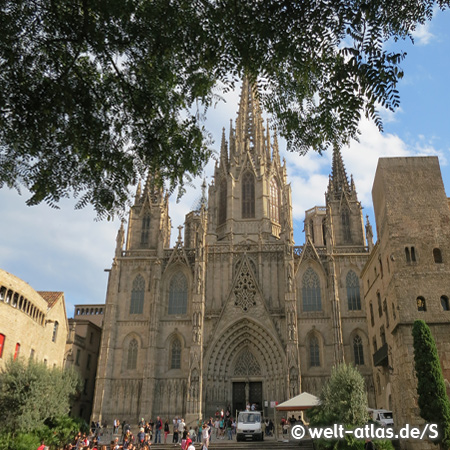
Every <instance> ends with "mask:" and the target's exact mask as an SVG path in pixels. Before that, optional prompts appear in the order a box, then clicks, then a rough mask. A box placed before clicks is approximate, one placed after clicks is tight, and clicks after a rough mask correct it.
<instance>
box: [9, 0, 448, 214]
mask: <svg viewBox="0 0 450 450" xmlns="http://www.w3.org/2000/svg"><path fill="white" fill-rule="evenodd" d="M449 2H450V0H437V1H435V0H393V1H390V2H385V1H382V0H370V1H369V0H360V1H350V0H333V1H330V0H305V1H301V2H300V1H294V0H286V1H281V2H280V1H278V0H265V1H258V0H235V1H233V2H229V1H226V0H214V1H212V0H171V1H167V0H148V1H139V0H108V1H103V0H31V1H30V0H14V1H12V0H0V11H1V14H0V26H1V29H2V33H1V35H0V185H2V184H6V185H8V186H10V187H11V186H15V187H16V188H19V187H20V186H26V187H27V188H28V189H29V190H30V192H31V194H32V195H31V198H29V200H28V201H27V203H28V204H30V205H33V204H37V203H40V202H42V201H45V202H47V203H49V204H50V205H56V203H57V202H58V201H59V200H60V199H61V198H63V197H67V196H70V195H75V196H77V197H78V198H79V202H78V205H77V206H78V207H83V206H84V205H86V204H87V203H88V202H90V203H92V204H93V205H94V207H95V209H96V210H97V212H98V213H99V215H100V216H102V215H105V214H110V213H112V212H114V211H117V210H120V209H121V208H122V207H123V204H124V202H125V201H126V199H127V198H128V195H129V192H128V187H129V186H130V185H132V184H134V183H135V182H136V180H137V178H138V177H139V176H142V175H143V173H144V171H145V170H147V169H148V170H150V171H152V172H158V173H159V174H160V177H161V179H164V180H170V183H171V186H172V187H173V186H175V185H176V184H179V183H182V181H183V174H185V173H189V174H193V175H196V174H198V173H199V172H200V170H201V168H202V165H203V164H204V163H205V161H206V160H207V159H208V157H209V156H210V151H209V149H208V145H207V142H208V133H207V131H206V130H205V128H204V126H203V122H202V116H203V113H204V112H205V111H206V109H207V108H208V107H209V106H211V105H212V104H213V103H214V102H216V101H217V100H218V98H220V94H221V92H223V91H226V90H228V89H230V88H232V87H233V86H234V83H235V82H236V80H237V79H238V78H239V77H241V76H242V75H243V74H244V73H246V74H247V75H248V76H249V78H250V79H251V80H256V79H257V78H258V79H259V80H260V86H261V99H262V101H263V104H264V106H265V107H266V109H267V110H268V111H269V112H272V113H274V125H276V126H277V128H278V130H279V132H280V133H281V134H282V135H283V136H284V137H285V138H286V139H287V142H288V146H289V148H290V149H291V150H297V151H299V152H301V153H304V152H306V151H307V150H308V149H310V148H313V149H315V150H317V151H322V150H324V149H326V148H327V147H328V146H330V145H334V146H342V145H343V144H345V143H347V142H348V140H349V139H350V138H353V137H357V134H358V129H357V127H358V122H359V119H360V117H361V114H365V115H366V116H368V117H370V118H371V119H373V120H374V121H375V123H376V124H377V125H378V127H379V128H380V129H381V128H382V123H381V119H380V116H379V114H378V110H377V108H378V106H377V105H378V104H381V105H383V106H384V107H386V108H389V109H395V108H396V107H397V106H398V105H399V96H398V92H397V90H396V85H397V82H398V80H399V78H401V76H402V71H401V69H400V62H401V60H402V58H403V57H404V55H403V53H401V52H389V51H386V50H385V48H384V46H383V43H384V42H386V40H388V39H391V38H394V39H398V38H405V37H408V36H409V37H411V33H412V31H413V30H414V28H415V27H416V25H417V24H419V23H424V22H425V21H426V20H428V19H430V18H431V17H432V13H433V8H434V7H436V6H438V7H440V8H446V7H448V5H449Z"/></svg>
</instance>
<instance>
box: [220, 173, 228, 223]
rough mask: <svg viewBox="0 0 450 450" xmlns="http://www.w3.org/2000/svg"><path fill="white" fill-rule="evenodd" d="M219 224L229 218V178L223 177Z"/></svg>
mask: <svg viewBox="0 0 450 450" xmlns="http://www.w3.org/2000/svg"><path fill="white" fill-rule="evenodd" d="M218 219H219V222H218V223H219V225H221V224H223V223H225V221H226V220H227V180H226V179H225V178H222V180H221V181H220V186H219V218H218Z"/></svg>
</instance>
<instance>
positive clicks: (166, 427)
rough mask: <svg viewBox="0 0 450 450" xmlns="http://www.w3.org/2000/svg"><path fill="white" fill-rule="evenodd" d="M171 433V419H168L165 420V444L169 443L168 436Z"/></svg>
mask: <svg viewBox="0 0 450 450" xmlns="http://www.w3.org/2000/svg"><path fill="white" fill-rule="evenodd" d="M169 433H170V428H169V419H166V421H165V422H164V444H166V443H167V436H168V435H169Z"/></svg>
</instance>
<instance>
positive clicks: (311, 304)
mask: <svg viewBox="0 0 450 450" xmlns="http://www.w3.org/2000/svg"><path fill="white" fill-rule="evenodd" d="M302 285H303V287H302V297H303V311H321V310H322V298H321V293H320V281H319V277H318V276H317V274H316V272H314V270H313V269H311V267H309V268H308V269H307V270H306V272H305V274H304V275H303V280H302Z"/></svg>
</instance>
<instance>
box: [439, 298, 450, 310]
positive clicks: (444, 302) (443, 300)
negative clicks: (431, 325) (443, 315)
mask: <svg viewBox="0 0 450 450" xmlns="http://www.w3.org/2000/svg"><path fill="white" fill-rule="evenodd" d="M441 305H442V309H443V310H444V311H450V305H449V303H448V297H447V296H446V295H443V296H442V297H441Z"/></svg>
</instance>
